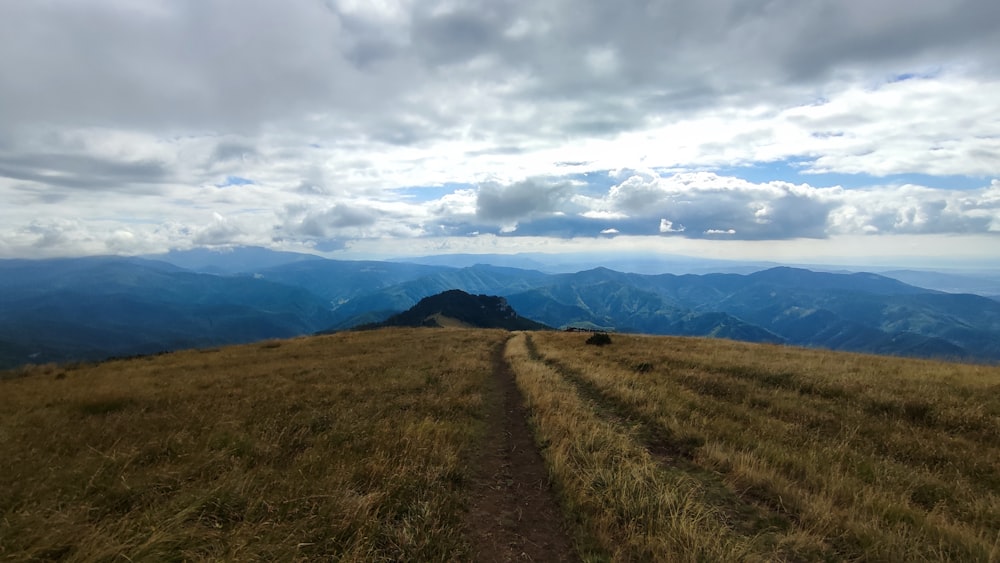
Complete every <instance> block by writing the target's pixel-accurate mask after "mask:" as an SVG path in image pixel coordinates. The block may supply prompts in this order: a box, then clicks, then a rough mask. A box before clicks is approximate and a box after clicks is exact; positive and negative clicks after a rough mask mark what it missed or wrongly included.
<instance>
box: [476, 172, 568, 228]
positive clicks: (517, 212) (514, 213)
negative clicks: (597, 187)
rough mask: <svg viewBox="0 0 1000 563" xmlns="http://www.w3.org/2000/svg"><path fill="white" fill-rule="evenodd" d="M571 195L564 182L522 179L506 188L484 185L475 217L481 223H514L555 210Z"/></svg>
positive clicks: (477, 203)
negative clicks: (481, 221)
mask: <svg viewBox="0 0 1000 563" xmlns="http://www.w3.org/2000/svg"><path fill="white" fill-rule="evenodd" d="M571 192H572V189H571V186H570V184H569V183H565V182H562V183H546V182H544V181H538V180H524V181H522V182H517V183H514V184H510V185H506V186H503V185H500V184H497V183H493V182H490V183H485V184H482V185H480V186H479V195H478V197H477V199H476V216H477V217H478V218H479V219H482V220H484V221H491V222H502V223H510V222H514V223H516V222H517V221H519V220H523V219H528V218H531V217H536V216H539V215H544V214H547V213H552V212H554V211H557V210H558V209H559V207H560V206H561V205H562V204H564V203H565V202H566V200H568V199H569V197H570V195H571Z"/></svg>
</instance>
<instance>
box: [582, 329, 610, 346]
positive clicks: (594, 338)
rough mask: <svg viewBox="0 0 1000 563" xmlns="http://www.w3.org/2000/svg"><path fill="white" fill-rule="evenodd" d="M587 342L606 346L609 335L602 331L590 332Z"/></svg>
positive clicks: (608, 341) (608, 342)
mask: <svg viewBox="0 0 1000 563" xmlns="http://www.w3.org/2000/svg"><path fill="white" fill-rule="evenodd" d="M587 344H591V345H593V346H607V345H608V344H611V337H610V336H608V335H607V333H604V332H598V333H595V334H591V335H590V338H588V339H587Z"/></svg>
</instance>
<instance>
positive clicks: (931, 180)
mask: <svg viewBox="0 0 1000 563" xmlns="http://www.w3.org/2000/svg"><path fill="white" fill-rule="evenodd" d="M809 163H810V161H809V160H808V159H787V160H782V161H776V162H765V163H759V164H755V165H752V166H734V167H726V168H717V169H713V170H711V171H712V172H715V173H716V174H719V175H720V176H735V177H737V178H743V179H744V180H748V181H750V182H754V183H766V182H774V181H780V182H791V183H793V184H809V185H810V186H813V187H817V188H827V187H831V186H842V187H844V188H849V189H851V188H853V189H857V188H867V187H871V186H893V185H903V184H916V185H919V186H926V187H928V188H938V189H946V190H972V189H977V188H982V187H984V186H988V185H989V183H990V182H989V180H987V179H984V178H977V177H974V176H932V175H930V174H890V175H888V176H874V175H871V174H842V173H821V174H810V173H805V172H804V170H805V169H806V168H807V166H808V164H809Z"/></svg>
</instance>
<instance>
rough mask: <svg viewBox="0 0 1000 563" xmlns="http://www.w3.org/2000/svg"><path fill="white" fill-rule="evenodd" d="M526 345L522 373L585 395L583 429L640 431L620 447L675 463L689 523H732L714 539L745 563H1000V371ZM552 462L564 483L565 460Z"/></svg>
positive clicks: (695, 350)
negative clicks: (685, 485)
mask: <svg viewBox="0 0 1000 563" xmlns="http://www.w3.org/2000/svg"><path fill="white" fill-rule="evenodd" d="M533 339H534V344H535V346H536V348H537V352H536V354H537V359H536V361H535V362H534V363H533V364H532V363H530V362H527V367H530V368H532V369H545V370H547V371H548V373H550V374H552V375H550V378H551V379H552V380H553V381H555V382H557V383H558V385H559V386H558V387H556V386H555V384H553V385H551V386H549V387H548V388H547V390H546V391H545V392H546V393H548V394H558V395H565V396H569V397H571V399H565V398H563V399H560V400H562V401H566V400H576V401H581V400H582V399H583V398H584V397H586V398H587V399H588V400H587V401H584V402H583V403H582V404H583V405H584V407H583V408H584V409H585V410H584V411H582V412H581V413H579V414H578V417H579V418H581V419H589V420H591V421H597V420H599V418H600V417H599V416H598V415H599V414H600V412H601V411H602V410H604V411H606V412H610V413H612V414H613V416H615V417H617V419H618V423H617V427H618V430H619V432H624V431H626V430H627V429H629V428H632V429H633V438H632V441H631V444H627V445H622V444H617V445H616V447H618V448H624V447H630V448H634V447H636V446H638V445H645V447H646V449H647V451H650V452H653V453H656V452H657V451H665V452H669V453H670V454H672V455H667V456H664V457H661V458H660V460H659V465H660V469H659V472H660V474H661V475H662V477H660V478H661V479H666V478H674V479H679V478H680V477H679V476H680V475H684V476H687V477H689V478H690V479H691V480H693V481H695V482H697V483H699V486H697V487H690V488H692V489H693V490H695V491H696V492H695V494H694V495H693V497H691V499H692V500H691V502H692V503H693V504H694V505H695V506H696V507H698V508H699V510H696V511H694V514H695V515H696V516H695V518H696V519H705V518H707V520H708V522H703V524H702V526H703V527H710V525H716V526H718V525H721V526H723V527H724V528H726V530H725V531H724V532H720V533H718V534H717V535H716V536H714V537H717V538H719V541H720V542H723V541H726V542H728V545H732V546H737V547H736V548H737V549H741V550H745V552H746V555H745V556H744V557H745V558H758V557H759V558H763V559H768V560H774V559H785V560H793V561H794V560H860V561H941V560H950V561H997V560H1000V393H998V391H1000V369H997V368H989V367H983V366H969V365H960V364H948V363H937V362H928V361H915V360H902V359H896V358H879V357H873V356H863V355H852V354H835V353H829V352H817V351H807V350H801V349H793V348H785V347H777V346H761V345H752V344H745V343H737V342H726V341H712V340H698V339H683V338H648V337H640V336H633V337H630V336H618V335H616V336H615V337H614V344H613V345H611V346H606V347H604V348H596V347H591V346H583V345H582V343H583V340H582V337H581V336H579V335H567V334H558V333H545V334H537V335H534V336H533ZM525 363H526V362H523V361H522V364H525ZM523 369H526V368H523ZM555 374H558V376H559V377H555ZM527 388H529V386H528V385H526V389H527ZM588 406H589V408H590V412H589V414H588V413H587V411H586V407H588ZM541 426H542V428H544V426H545V424H544V423H543V424H542V425H541ZM588 432H589V430H588ZM550 463H551V464H552V466H553V468H554V471H555V472H556V473H557V474H558V469H557V468H558V467H559V466H560V464H561V461H560V460H559V458H558V456H557V455H556V454H550ZM578 488H579V485H576V484H572V485H567V486H566V489H567V495H571V494H579V492H578V491H576V489H578ZM654 491H655V489H649V490H648V491H647V494H654ZM656 494H660V493H656ZM614 502H620V501H614ZM705 515H707V517H706V516H705ZM626 532H628V530H626ZM618 541H619V543H620V544H621V543H624V544H626V545H627V543H628V542H627V541H625V540H618ZM608 545H617V544H615V543H610V544H608ZM631 558H633V557H624V558H622V559H631Z"/></svg>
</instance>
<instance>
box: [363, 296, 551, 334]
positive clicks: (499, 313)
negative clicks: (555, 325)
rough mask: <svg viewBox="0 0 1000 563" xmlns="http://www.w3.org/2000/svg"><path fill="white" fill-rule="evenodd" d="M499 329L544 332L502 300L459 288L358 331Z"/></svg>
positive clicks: (540, 326)
mask: <svg viewBox="0 0 1000 563" xmlns="http://www.w3.org/2000/svg"><path fill="white" fill-rule="evenodd" d="M421 326H425V327H457V328H502V329H505V330H546V329H550V327H547V326H545V325H543V324H541V323H536V322H535V321H533V320H531V319H526V318H524V317H521V316H520V315H518V314H517V311H515V310H514V309H513V308H512V307H511V306H510V305H509V304H508V303H507V300H506V299H504V298H502V297H496V296H490V295H470V294H468V293H466V292H464V291H462V290H459V289H452V290H449V291H443V292H441V293H439V294H437V295H432V296H430V297H425V298H423V299H421V300H420V301H419V302H418V303H417V304H416V305H414V306H413V307H411V308H410V309H408V310H406V311H403V312H402V313H399V314H396V315H393V316H391V317H389V318H388V319H386V320H385V321H382V322H380V323H375V324H368V325H362V326H361V327H358V328H365V329H373V328H383V327H421Z"/></svg>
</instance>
